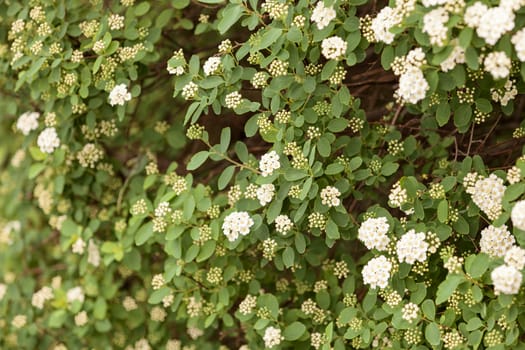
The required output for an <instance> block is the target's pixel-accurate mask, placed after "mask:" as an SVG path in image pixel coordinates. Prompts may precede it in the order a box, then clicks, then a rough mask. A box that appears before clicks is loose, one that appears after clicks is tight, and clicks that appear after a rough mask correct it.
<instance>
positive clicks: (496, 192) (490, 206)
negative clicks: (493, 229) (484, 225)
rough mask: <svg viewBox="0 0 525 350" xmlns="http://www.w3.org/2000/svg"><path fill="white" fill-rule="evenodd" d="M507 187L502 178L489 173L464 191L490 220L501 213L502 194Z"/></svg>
mask: <svg viewBox="0 0 525 350" xmlns="http://www.w3.org/2000/svg"><path fill="white" fill-rule="evenodd" d="M506 189H507V187H505V185H503V179H500V178H499V177H497V176H496V175H494V174H490V176H489V177H487V178H485V179H478V180H477V181H476V182H475V184H474V186H468V187H467V189H466V192H467V193H468V194H470V195H471V196H472V200H473V201H474V203H475V204H476V205H477V206H478V207H479V208H480V209H481V210H482V211H483V212H484V213H485V214H487V216H488V218H489V219H491V220H496V219H497V218H498V216H499V215H500V214H501V209H502V207H501V206H502V200H503V194H504V193H505V190H506Z"/></svg>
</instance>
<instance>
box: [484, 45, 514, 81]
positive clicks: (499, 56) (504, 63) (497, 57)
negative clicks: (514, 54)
mask: <svg viewBox="0 0 525 350" xmlns="http://www.w3.org/2000/svg"><path fill="white" fill-rule="evenodd" d="M483 63H484V65H485V71H487V72H489V73H490V74H491V75H492V77H493V78H494V79H503V78H506V77H508V76H509V74H510V66H511V64H512V62H511V60H510V58H509V57H508V56H507V55H506V54H505V52H503V51H496V52H490V53H489V54H488V55H487V56H486V57H485V60H484V61H483Z"/></svg>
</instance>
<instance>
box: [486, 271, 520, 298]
mask: <svg viewBox="0 0 525 350" xmlns="http://www.w3.org/2000/svg"><path fill="white" fill-rule="evenodd" d="M490 277H491V278H492V282H493V283H494V293H495V294H496V295H499V294H518V292H519V290H520V287H521V279H522V275H521V272H520V271H519V270H518V269H516V268H515V267H514V266H507V265H501V266H498V267H496V268H495V269H494V270H492V273H491V274H490Z"/></svg>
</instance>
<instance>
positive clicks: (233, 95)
mask: <svg viewBox="0 0 525 350" xmlns="http://www.w3.org/2000/svg"><path fill="white" fill-rule="evenodd" d="M241 102H242V95H241V94H240V93H239V92H238V91H234V92H230V93H229V94H228V95H226V97H225V98H224V103H225V104H226V107H228V108H231V109H235V108H237V107H239V106H240V105H241Z"/></svg>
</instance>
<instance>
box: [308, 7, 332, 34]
mask: <svg viewBox="0 0 525 350" xmlns="http://www.w3.org/2000/svg"><path fill="white" fill-rule="evenodd" d="M335 16H336V13H335V10H334V9H333V7H331V6H330V7H326V6H325V5H324V1H323V0H320V1H319V2H318V3H317V5H316V6H315V8H314V10H313V11H312V16H311V17H310V19H311V20H312V22H314V23H315V24H316V25H317V28H319V29H323V28H325V27H327V26H328V25H329V24H330V22H331V21H332V20H333V19H334V18H335Z"/></svg>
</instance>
